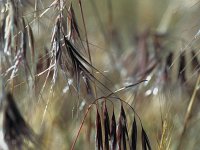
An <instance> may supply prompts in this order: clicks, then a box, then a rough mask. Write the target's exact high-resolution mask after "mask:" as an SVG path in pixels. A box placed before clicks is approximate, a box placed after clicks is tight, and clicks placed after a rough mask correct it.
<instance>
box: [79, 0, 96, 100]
mask: <svg viewBox="0 0 200 150" xmlns="http://www.w3.org/2000/svg"><path fill="white" fill-rule="evenodd" d="M79 6H80V9H81V17H82V20H83V26H84V30H85V38H86V44H87V50H88V55H89V61H90V64H91V65H92V58H91V53H90V47H89V41H88V35H87V29H86V24H85V19H84V15H83V7H82V3H81V0H79ZM92 74H93V76H95V75H94V70H93V69H92ZM94 84H95V82H94ZM94 92H95V97H97V89H96V84H95V85H94Z"/></svg>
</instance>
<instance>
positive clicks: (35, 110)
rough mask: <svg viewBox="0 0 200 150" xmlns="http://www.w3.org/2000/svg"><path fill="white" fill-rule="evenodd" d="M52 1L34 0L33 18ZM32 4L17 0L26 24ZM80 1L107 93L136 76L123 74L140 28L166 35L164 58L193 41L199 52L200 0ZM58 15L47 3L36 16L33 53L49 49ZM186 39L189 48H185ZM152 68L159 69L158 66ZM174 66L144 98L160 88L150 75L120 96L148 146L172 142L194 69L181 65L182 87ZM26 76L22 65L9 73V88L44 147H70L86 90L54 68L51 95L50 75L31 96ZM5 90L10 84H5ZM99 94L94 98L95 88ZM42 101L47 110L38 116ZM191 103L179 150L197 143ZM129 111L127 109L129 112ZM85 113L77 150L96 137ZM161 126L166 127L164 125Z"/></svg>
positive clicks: (196, 117)
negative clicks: (184, 72) (55, 74)
mask: <svg viewBox="0 0 200 150" xmlns="http://www.w3.org/2000/svg"><path fill="white" fill-rule="evenodd" d="M52 2H53V1H49V0H45V1H38V11H37V14H36V16H39V15H40V14H42V12H43V11H45V10H46V9H47V7H48V6H49V5H50V4H51V3H52ZM30 3H31V4H29V3H28V4H27V3H26V2H25V1H22V4H23V5H22V6H21V9H22V10H21V12H22V15H23V16H24V18H25V20H26V21H27V22H29V23H30V22H31V21H32V20H34V14H35V13H34V11H35V10H34V3H35V2H30ZM69 4H70V2H67V6H69ZM72 4H73V7H74V10H75V14H76V17H77V21H78V25H79V29H80V32H81V37H82V40H83V43H84V45H86V43H85V33H84V27H83V23H82V19H81V13H80V8H79V4H78V1H73V2H72ZM82 4H83V11H84V16H85V21H86V28H87V34H88V39H89V43H90V50H91V56H92V61H93V65H94V66H95V67H96V68H98V70H100V71H101V72H103V74H104V75H105V76H106V77H108V78H109V79H110V80H111V81H112V84H111V83H108V81H107V80H106V79H105V77H103V76H101V75H100V74H98V73H96V74H95V76H96V77H97V78H98V79H99V80H100V81H101V82H102V83H104V84H105V85H106V86H107V87H109V88H110V89H112V90H113V91H114V90H115V89H119V88H120V87H123V86H124V85H127V84H130V83H133V82H137V78H135V76H134V74H131V73H130V74H129V73H128V72H129V70H132V68H131V67H134V64H137V59H136V57H137V55H136V54H137V53H138V51H137V48H138V47H137V46H138V45H137V40H136V39H137V37H140V35H142V34H143V33H146V32H149V33H150V36H149V37H148V41H150V43H151V40H152V39H153V35H154V34H158V35H164V38H163V39H162V43H163V45H164V47H165V49H164V50H163V51H162V52H161V53H159V55H161V58H162V59H165V57H166V55H167V54H168V53H169V51H172V52H173V53H175V54H176V56H177V57H178V56H180V52H181V51H183V49H185V50H186V53H187V52H188V53H189V51H190V49H191V47H194V49H195V50H196V52H197V53H198V52H199V40H198V38H196V39H195V38H194V37H195V35H196V34H197V32H198V30H199V26H200V20H199V13H200V12H199V10H200V9H199V7H200V2H199V1H198V0H191V1H188V0H171V1H170V0H142V1H141V0H110V1H109V0H102V1H95V0H88V1H82ZM57 14H58V11H57V10H54V9H53V8H51V9H50V10H49V11H48V13H45V14H44V15H43V16H42V17H41V18H37V19H36V20H35V21H34V22H33V23H32V24H31V27H32V28H33V31H34V37H35V49H36V51H37V55H38V56H39V55H44V54H45V51H44V49H45V48H50V39H51V34H52V28H53V26H54V24H55V18H56V16H57ZM149 45H150V47H149V49H150V54H149V55H151V52H152V51H151V49H152V47H151V44H149ZM187 45H192V46H189V47H188V46H187ZM131 54H132V55H133V56H131ZM162 55H163V56H162ZM84 56H85V57H88V56H87V54H84ZM129 56H130V57H129ZM134 56H136V57H134ZM128 58H129V59H128ZM38 60H39V58H38ZM44 61H45V59H44ZM190 61H191V59H189V60H188V62H190ZM178 63H179V61H178V59H177V60H176V59H175V60H174V65H173V66H176V65H178ZM127 64H128V65H127ZM129 64H133V65H129ZM173 68H176V67H173ZM173 68H172V69H173ZM186 68H187V70H189V68H190V67H189V66H186ZM157 70H158V71H159V69H157ZM160 70H161V69H160ZM172 72H175V73H174V74H173V75H171V77H172V81H173V82H172V83H170V84H167V83H166V85H167V86H166V87H165V88H164V90H159V92H158V93H156V94H151V95H149V96H145V92H146V91H148V89H150V90H152V89H153V88H152V87H158V88H161V87H160V86H159V84H158V83H157V82H156V81H155V80H153V81H152V83H151V84H152V85H153V86H152V85H149V87H145V86H144V85H141V86H139V87H136V88H133V89H130V90H128V91H124V92H122V93H120V94H119V95H120V96H121V97H122V98H123V99H125V100H126V101H127V102H129V103H130V104H131V105H132V106H133V107H134V108H135V109H136V112H137V113H138V114H139V116H140V117H141V119H142V122H143V125H144V127H145V129H146V131H147V134H148V136H149V139H150V142H151V144H152V149H176V148H177V145H178V143H179V142H180V135H181V132H182V129H183V125H184V117H185V113H186V110H187V106H188V103H189V100H190V97H191V94H192V92H193V87H194V84H195V82H196V76H197V75H198V71H197V72H196V74H197V75H196V76H192V74H190V71H187V72H189V73H187V75H188V80H189V81H191V80H194V81H193V82H192V83H191V88H189V89H187V88H188V87H187V86H186V87H185V86H183V85H181V84H180V83H179V82H177V78H176V75H177V70H176V69H175V71H174V70H172ZM24 74H25V73H24V72H23V71H19V72H18V76H17V77H16V78H15V79H14V90H13V94H14V97H15V98H16V100H17V104H18V106H19V108H20V111H21V112H22V114H23V116H24V117H25V119H26V120H27V122H28V123H29V124H30V125H31V126H32V128H33V129H34V130H35V131H36V133H38V134H39V135H40V137H41V141H42V143H43V144H44V147H45V148H44V149H49V150H50V149H52V150H54V149H58V147H59V149H70V146H71V144H72V141H73V139H74V137H75V136H76V134H77V130H78V128H79V126H80V121H81V120H82V118H83V114H84V112H85V110H86V108H87V106H88V104H89V103H91V100H90V101H89V100H87V96H85V95H84V94H83V95H81V96H79V95H77V93H76V91H75V90H74V89H73V88H70V90H68V91H67V92H63V90H64V89H65V88H66V86H67V82H68V81H67V80H66V79H65V78H64V77H63V76H62V72H59V76H58V80H57V81H56V84H55V88H54V91H53V92H52V93H50V92H49V91H50V87H51V82H50V80H49V81H48V83H47V86H46V87H45V89H44V91H43V93H41V95H40V96H38V97H32V94H29V93H30V92H31V91H30V89H27V85H26V84H25V78H24ZM45 77H46V74H44V75H42V76H41V77H40V78H39V79H38V83H39V84H38V87H37V88H38V89H40V88H41V87H42V85H43V83H44V80H45ZM193 77H194V78H193ZM5 80H6V78H5ZM7 88H8V89H9V86H7ZM186 91H187V92H186ZM49 93H50V94H49ZM99 93H100V94H99V96H100V95H101V92H99ZM198 94H199V93H198ZM197 99H199V97H197ZM47 103H48V107H47V110H46V111H47V112H46V114H45V117H44V116H43V114H44V111H45V109H46V106H47ZM196 103H197V105H195V107H194V108H193V109H194V110H193V115H192V117H191V120H190V123H189V126H188V127H187V133H186V135H185V136H184V139H183V140H184V142H183V143H182V148H181V149H191V150H192V149H193V150H197V149H198V148H199V143H198V141H200V137H199V134H198V132H199V131H200V122H199V117H200V116H199V111H198V105H199V102H198V101H197V102H196ZM115 105H116V108H115V110H116V111H117V110H119V108H120V107H119V106H118V104H115ZM82 107H83V108H82ZM126 111H127V113H128V112H130V110H129V108H127V109H126ZM94 112H95V110H92V112H91V113H90V114H93V113H94ZM91 116H92V115H91ZM131 116H133V115H132V114H131V113H130V117H131ZM91 119H92V123H90V120H89V119H87V120H86V123H85V126H84V127H83V130H82V132H81V135H80V137H79V139H78V143H77V146H76V149H94V147H95V146H94V143H95V141H94V137H95V135H94V131H93V130H91V129H92V127H94V126H95V121H94V120H95V118H94V116H92V117H91ZM89 125H90V126H89ZM163 125H166V126H165V127H164V128H163V127H162V126H163ZM88 126H89V127H88ZM164 129H165V130H166V133H165V134H166V135H163V136H164V137H163V138H165V139H164V140H165V141H164V142H165V143H164V144H163V147H160V148H159V144H160V141H161V139H162V134H164ZM89 133H91V134H89ZM168 145H169V146H168Z"/></svg>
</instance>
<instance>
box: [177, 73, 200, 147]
mask: <svg viewBox="0 0 200 150" xmlns="http://www.w3.org/2000/svg"><path fill="white" fill-rule="evenodd" d="M199 84H200V74H199V76H198V79H197V82H196V85H195V88H194V91H193V94H192V97H191V99H190V103H189V105H188V108H187V112H186V115H185V120H184V126H183V130H182V133H181V136H180V141H179V144H178V148H177V150H181V145H182V142H183V138H184V135H185V133H186V129H187V126H188V123H189V120H190V117H191V114H192V108H193V106H194V102H195V97H196V94H197V91H198V90H199Z"/></svg>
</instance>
